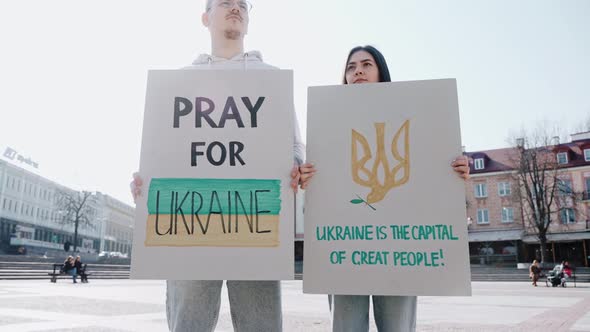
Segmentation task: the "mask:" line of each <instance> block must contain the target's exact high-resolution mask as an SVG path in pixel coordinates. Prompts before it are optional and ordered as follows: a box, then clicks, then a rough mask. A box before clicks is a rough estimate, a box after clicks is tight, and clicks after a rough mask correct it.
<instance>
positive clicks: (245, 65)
mask: <svg viewBox="0 0 590 332" xmlns="http://www.w3.org/2000/svg"><path fill="white" fill-rule="evenodd" d="M244 70H248V53H244Z"/></svg>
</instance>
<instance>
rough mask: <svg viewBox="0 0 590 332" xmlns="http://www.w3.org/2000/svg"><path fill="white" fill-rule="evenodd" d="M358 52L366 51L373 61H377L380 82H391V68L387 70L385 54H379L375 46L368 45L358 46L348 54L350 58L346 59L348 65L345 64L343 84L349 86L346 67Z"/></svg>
mask: <svg viewBox="0 0 590 332" xmlns="http://www.w3.org/2000/svg"><path fill="white" fill-rule="evenodd" d="M358 51H365V52H368V53H369V54H371V55H372V56H373V59H375V63H376V64H377V69H378V70H379V82H391V77H390V76H389V68H387V62H386V61H385V57H384V56H383V54H381V52H379V50H377V49H376V48H374V47H373V46H371V45H366V46H357V47H355V48H353V49H352V50H350V52H348V57H347V58H346V63H345V64H344V78H343V79H342V83H343V84H348V83H346V67H347V66H348V61H350V57H351V56H352V55H353V54H355V53H356V52H358Z"/></svg>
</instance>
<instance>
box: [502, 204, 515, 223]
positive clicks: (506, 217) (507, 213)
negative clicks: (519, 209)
mask: <svg viewBox="0 0 590 332" xmlns="http://www.w3.org/2000/svg"><path fill="white" fill-rule="evenodd" d="M502 222H514V209H513V208H511V207H503V208H502Z"/></svg>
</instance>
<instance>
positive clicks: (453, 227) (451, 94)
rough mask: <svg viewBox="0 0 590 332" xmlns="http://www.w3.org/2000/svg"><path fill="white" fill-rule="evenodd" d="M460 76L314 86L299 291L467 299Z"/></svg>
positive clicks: (466, 247) (466, 242)
mask: <svg viewBox="0 0 590 332" xmlns="http://www.w3.org/2000/svg"><path fill="white" fill-rule="evenodd" d="M460 155H461V133H460V127H459V109H458V102H457V85H456V81H455V80H454V79H442V80H427V81H411V82H392V83H377V84H355V85H339V86H325V87H311V88H309V91H308V123H307V160H308V161H309V162H311V163H314V164H315V167H316V169H317V174H316V175H315V177H314V178H313V180H312V182H311V185H310V186H309V188H308V190H307V192H306V194H305V196H306V197H305V248H304V249H305V250H304V252H305V257H304V265H303V290H304V292H305V293H316V294H349V295H457V296H465V295H471V277H470V270H469V250H468V240H467V223H466V219H467V217H466V211H465V189H464V188H465V187H464V183H463V180H462V179H461V178H459V177H458V176H457V175H456V174H455V172H454V171H453V169H452V167H451V162H452V161H453V159H455V158H456V157H457V156H460Z"/></svg>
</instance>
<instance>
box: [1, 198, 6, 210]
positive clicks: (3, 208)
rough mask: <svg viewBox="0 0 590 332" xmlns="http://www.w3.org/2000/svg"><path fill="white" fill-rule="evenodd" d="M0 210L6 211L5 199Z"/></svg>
mask: <svg viewBox="0 0 590 332" xmlns="http://www.w3.org/2000/svg"><path fill="white" fill-rule="evenodd" d="M2 210H6V198H5V199H4V201H3V202H2Z"/></svg>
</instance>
